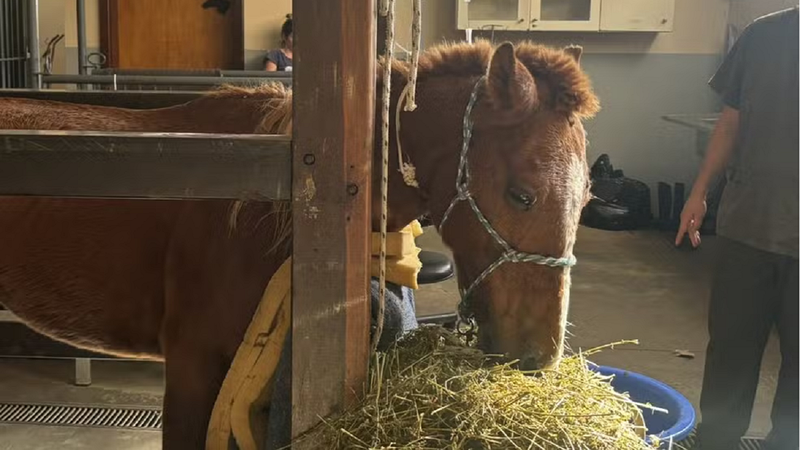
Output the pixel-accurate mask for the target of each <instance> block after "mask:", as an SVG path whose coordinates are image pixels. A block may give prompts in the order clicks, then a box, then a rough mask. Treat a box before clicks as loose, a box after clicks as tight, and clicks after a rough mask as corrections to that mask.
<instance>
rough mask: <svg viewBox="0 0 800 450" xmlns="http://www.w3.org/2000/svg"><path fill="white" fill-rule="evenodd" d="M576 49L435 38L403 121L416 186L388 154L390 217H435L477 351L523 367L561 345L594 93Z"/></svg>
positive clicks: (546, 362)
mask: <svg viewBox="0 0 800 450" xmlns="http://www.w3.org/2000/svg"><path fill="white" fill-rule="evenodd" d="M580 55H581V50H580V48H579V47H568V48H566V49H561V50H554V49H550V48H546V47H541V46H537V45H533V44H520V45H517V46H516V48H515V47H514V46H513V45H512V44H509V43H506V44H502V45H500V46H499V47H496V48H494V47H493V46H491V45H490V44H489V43H485V42H480V43H477V44H472V45H467V44H458V45H450V46H442V47H437V48H434V49H432V50H429V51H428V52H426V53H425V54H424V55H423V56H422V58H421V61H420V68H419V81H418V92H417V104H418V109H417V110H416V111H414V112H412V113H402V114H401V116H400V120H399V121H398V123H400V124H402V125H401V130H400V133H398V137H397V142H400V143H401V144H402V150H403V152H402V155H404V156H403V157H405V158H407V160H408V161H409V162H410V163H411V164H413V165H415V166H416V177H417V182H418V185H419V186H418V187H411V186H408V185H406V184H405V183H404V182H403V180H402V177H401V176H400V174H399V173H398V172H399V163H398V162H397V161H394V160H397V158H392V160H393V164H392V167H391V171H390V173H391V174H392V175H391V178H390V189H389V211H390V226H391V227H392V228H397V227H399V226H402V225H403V224H404V223H407V222H409V221H410V220H412V219H413V218H415V217H417V216H418V215H419V214H420V213H427V214H429V215H430V217H431V218H432V220H433V222H434V224H435V225H436V226H437V228H438V230H439V233H440V234H441V235H442V238H443V240H444V242H445V243H446V244H447V245H448V247H450V249H451V250H452V251H453V255H454V259H455V263H456V267H457V273H458V283H459V287H460V290H461V293H462V302H461V305H460V307H459V313H460V315H461V318H462V319H464V320H468V319H474V320H475V321H476V322H477V324H478V342H479V344H480V346H481V347H482V348H483V349H484V350H486V351H488V352H490V353H499V354H505V355H507V356H509V357H511V358H515V359H519V360H520V362H521V366H522V367H523V368H526V369H535V368H544V367H549V366H551V365H553V364H554V363H556V362H557V361H558V360H559V358H560V357H561V355H562V353H563V343H564V334H565V328H566V324H567V310H568V304H569V287H570V267H571V266H572V265H573V264H574V262H575V258H574V257H573V255H572V251H573V246H574V244H575V238H576V233H577V229H578V222H579V219H580V214H581V210H582V209H583V207H584V206H585V204H586V203H587V201H588V200H589V197H590V195H589V171H588V166H587V163H586V136H585V133H584V128H583V124H582V122H581V120H582V119H584V118H587V117H591V116H592V115H593V114H594V113H595V112H596V111H597V110H598V109H599V103H598V100H597V98H596V97H595V95H594V94H593V92H592V90H591V86H590V82H589V79H588V77H587V76H586V75H585V73H584V72H583V71H582V70H581V68H580V65H579V61H580ZM398 72H399V76H398V77H397V80H396V82H395V83H397V84H399V85H400V87H401V88H402V86H403V82H404V79H405V74H404V72H403V66H400V65H398ZM393 84H394V83H393ZM398 90H399V89H398ZM398 98H399V96H395V101H397V99H398ZM398 111H399V109H398ZM377 142H380V141H379V140H378V141H377ZM395 144H396V142H395ZM395 150H396V149H395ZM376 172H378V171H376ZM375 191H376V193H377V188H376V189H375ZM374 204H376V203H374ZM374 209H375V208H374Z"/></svg>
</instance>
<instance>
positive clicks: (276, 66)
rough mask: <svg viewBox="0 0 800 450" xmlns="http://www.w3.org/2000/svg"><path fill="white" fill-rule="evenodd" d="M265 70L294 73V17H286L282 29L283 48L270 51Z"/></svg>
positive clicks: (289, 15) (265, 61) (265, 62)
mask: <svg viewBox="0 0 800 450" xmlns="http://www.w3.org/2000/svg"><path fill="white" fill-rule="evenodd" d="M264 70H266V71H267V72H275V71H286V72H291V71H292V15H291V14H287V15H286V21H285V22H283V26H282V27H281V48H279V49H275V50H270V51H269V52H268V53H267V56H266V58H264Z"/></svg>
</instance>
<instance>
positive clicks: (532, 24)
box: [531, 19, 539, 27]
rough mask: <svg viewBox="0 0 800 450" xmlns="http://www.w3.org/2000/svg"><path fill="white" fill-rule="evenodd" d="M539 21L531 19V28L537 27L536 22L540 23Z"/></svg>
mask: <svg viewBox="0 0 800 450" xmlns="http://www.w3.org/2000/svg"><path fill="white" fill-rule="evenodd" d="M538 21H539V19H531V26H532V27H535V26H536V22H538Z"/></svg>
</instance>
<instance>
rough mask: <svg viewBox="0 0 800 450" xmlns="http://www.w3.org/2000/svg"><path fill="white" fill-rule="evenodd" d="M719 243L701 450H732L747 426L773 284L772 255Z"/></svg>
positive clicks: (702, 400) (770, 317) (770, 314)
mask: <svg viewBox="0 0 800 450" xmlns="http://www.w3.org/2000/svg"><path fill="white" fill-rule="evenodd" d="M720 240H721V247H722V248H721V249H720V250H721V251H720V254H719V255H718V258H719V259H718V262H717V267H716V269H715V273H714V279H713V284H712V290H711V305H710V308H709V317H708V332H709V338H710V339H709V343H708V347H707V353H706V364H705V373H704V376H703V390H702V393H701V398H700V410H701V413H702V423H701V424H700V426H699V427H698V435H697V438H698V443H699V445H700V448H701V449H703V450H732V449H736V448H737V447H738V445H739V441H740V439H741V437H742V436H743V435H744V433H745V432H746V431H747V428H748V426H749V425H750V415H751V412H752V409H753V401H754V400H755V394H756V388H757V387H758V379H759V371H760V369H761V358H762V356H763V353H764V347H765V346H766V343H767V339H768V337H769V332H770V330H771V328H772V324H773V318H774V307H773V305H774V304H775V301H774V298H775V294H774V293H775V292H776V289H775V284H776V281H777V280H776V276H775V270H774V261H773V259H774V258H772V256H773V255H771V254H769V253H766V252H762V251H759V250H756V249H754V248H751V247H749V246H746V245H743V244H739V243H737V242H733V241H730V240H727V239H720Z"/></svg>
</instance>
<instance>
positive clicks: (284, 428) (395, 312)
mask: <svg viewBox="0 0 800 450" xmlns="http://www.w3.org/2000/svg"><path fill="white" fill-rule="evenodd" d="M370 291H371V295H370V297H371V300H372V324H371V328H370V336H372V334H373V333H374V329H375V323H376V322H375V318H376V316H377V310H378V280H377V279H372V280H371V283H370ZM383 326H384V328H383V333H382V334H381V340H380V342H379V344H378V348H379V349H386V347H388V346H389V345H390V344H391V343H392V342H394V341H395V340H396V339H398V338H399V337H401V336H402V335H403V334H404V333H407V332H409V331H411V330H414V329H415V328H417V327H418V326H419V324H418V323H417V317H416V305H415V303H414V291H413V290H412V289H409V288H407V287H404V286H399V285H396V284H393V283H388V282H387V283H386V313H385V315H384V325H383ZM291 367H292V339H291V333H289V336H288V337H287V339H286V343H285V344H284V347H283V353H282V354H281V360H280V362H279V363H278V367H277V368H276V373H275V383H274V384H273V391H272V398H271V399H270V411H269V423H268V426H267V442H266V443H265V444H266V445H265V448H266V449H267V450H272V449H278V448H283V447H286V446H288V445H289V443H290V442H291V438H292V411H291V404H292V376H291V375H292V374H291Z"/></svg>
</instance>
